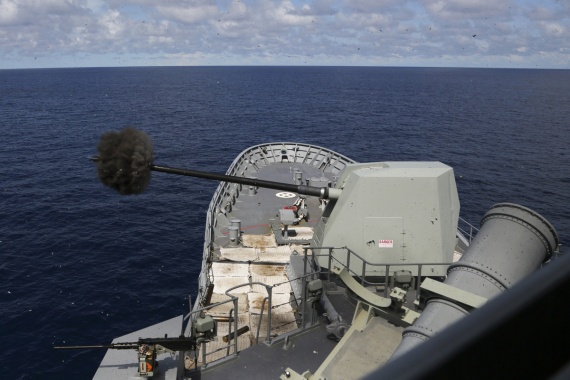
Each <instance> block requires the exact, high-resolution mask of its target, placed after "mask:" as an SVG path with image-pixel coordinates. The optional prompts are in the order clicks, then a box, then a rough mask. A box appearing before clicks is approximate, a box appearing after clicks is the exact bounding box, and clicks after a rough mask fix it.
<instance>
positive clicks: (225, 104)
mask: <svg viewBox="0 0 570 380" xmlns="http://www.w3.org/2000/svg"><path fill="white" fill-rule="evenodd" d="M569 104H570V71H568V70H508V69H454V68H437V69H436V68H370V67H358V68H351V67H178V68H162V67H161V68H85V69H49V70H47V69H46V70H0V132H1V136H2V144H1V145H0V257H1V260H0V341H1V342H2V360H1V362H2V364H3V365H2V371H1V372H0V373H1V375H0V378H2V379H39V378H42V379H61V378H69V379H90V378H91V377H92V376H93V374H94V373H95V371H96V368H97V366H98V364H99V362H100V361H101V359H102V357H103V355H104V351H103V350H101V351H54V350H53V349H52V347H53V346H54V345H75V344H106V343H109V342H110V341H111V340H112V339H113V338H114V337H116V336H120V335H124V334H125V333H128V332H130V331H133V330H137V329H140V328H143V327H146V326H148V325H151V324H154V323H157V322H160V321H163V320H165V319H168V318H171V317H174V316H176V315H179V314H182V313H185V312H187V310H188V308H189V305H188V295H191V296H192V297H194V296H195V295H196V290H197V289H196V286H197V281H196V277H197V275H198V271H199V267H200V259H201V248H202V244H203V236H204V235H203V234H204V219H205V211H206V209H207V206H208V202H209V200H210V197H211V195H212V193H213V192H214V190H215V187H216V183H213V182H208V181H205V180H200V179H192V178H187V177H177V176H172V175H167V174H163V173H154V174H153V179H152V182H151V184H150V186H149V188H148V190H147V191H146V192H145V193H144V194H142V195H138V196H128V197H122V196H119V195H118V194H117V193H115V192H113V191H112V190H110V189H108V188H105V187H103V186H102V185H101V184H100V183H99V181H98V179H97V178H96V171H95V168H94V166H93V165H92V163H90V162H89V161H88V160H87V157H88V156H91V155H93V154H95V153H96V146H97V144H98V141H99V137H100V136H101V134H102V133H103V132H105V131H108V130H118V129H120V128H123V127H125V126H127V125H133V126H135V127H137V128H139V129H142V130H144V131H146V132H147V133H148V134H149V135H150V136H151V138H152V140H153V143H154V146H155V155H156V163H157V164H163V165H168V166H174V167H182V168H192V169H198V170H206V171H214V172H219V173H223V172H225V170H226V169H227V167H228V165H229V164H230V163H231V162H232V161H233V159H234V158H235V156H236V155H237V154H238V153H239V152H241V151H242V150H243V149H245V148H247V147H248V146H250V145H254V144H258V143H262V142H268V141H300V142H309V143H313V144H317V145H321V146H326V147H328V148H331V149H333V150H336V151H338V152H340V153H343V154H345V155H347V156H349V157H351V158H353V159H355V160H357V161H388V160H438V161H442V162H444V163H446V164H448V165H451V166H453V167H454V171H455V175H456V179H457V186H458V190H459V194H460V200H461V214H462V216H463V217H464V218H465V219H467V220H468V221H470V222H472V223H473V224H476V225H478V223H479V220H480V218H481V217H482V216H483V214H484V213H485V212H486V210H487V209H488V208H489V207H490V206H491V205H492V204H494V203H498V202H514V203H519V204H522V205H524V206H527V207H530V208H532V209H534V210H535V211H537V212H539V213H541V214H542V215H543V216H545V217H546V218H547V219H548V220H549V221H550V222H551V223H552V224H553V225H554V226H555V227H556V229H557V230H558V232H559V234H560V236H561V240H562V243H563V244H565V245H568V243H570V238H569V232H570V205H569V202H568V199H569V198H570V169H569V168H568V164H569V162H570V154H569V149H568V147H569V145H570V128H569V123H570V106H569Z"/></svg>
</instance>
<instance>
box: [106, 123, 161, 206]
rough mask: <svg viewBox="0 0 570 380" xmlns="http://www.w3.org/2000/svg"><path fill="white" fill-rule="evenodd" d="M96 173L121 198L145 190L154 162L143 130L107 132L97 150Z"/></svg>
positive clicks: (148, 141) (151, 149) (150, 145)
mask: <svg viewBox="0 0 570 380" xmlns="http://www.w3.org/2000/svg"><path fill="white" fill-rule="evenodd" d="M97 150H98V151H99V160H98V161H97V174H98V175H99V179H101V182H103V183H104V184H105V185H107V186H109V187H111V188H113V189H115V190H117V191H118V192H119V193H121V194H123V195H130V194H140V193H142V192H144V191H145V189H146V188H147V186H148V184H149V182H150V176H151V170H150V166H149V165H150V164H152V162H153V160H154V155H153V148H152V141H151V140H150V137H148V135H147V134H146V133H144V132H142V131H139V130H137V129H135V128H133V127H127V128H125V129H123V130H121V131H119V132H115V131H112V132H106V133H104V134H103V135H102V136H101V141H100V142H99V145H98V147H97Z"/></svg>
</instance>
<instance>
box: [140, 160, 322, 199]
mask: <svg viewBox="0 0 570 380" xmlns="http://www.w3.org/2000/svg"><path fill="white" fill-rule="evenodd" d="M149 167H150V169H151V170H154V171H157V172H163V173H169V174H178V175H185V176H189V177H197V178H205V179H214V180H217V181H224V182H230V183H240V184H242V185H248V186H256V187H263V188H267V189H274V190H282V191H290V192H293V193H299V194H302V195H310V196H315V197H320V198H323V199H329V198H330V197H331V196H330V194H329V188H328V187H315V186H305V185H293V184H289V183H282V182H274V181H265V180H261V179H257V178H246V177H236V176H231V175H225V174H216V173H208V172H202V171H198V170H188V169H177V168H170V167H167V166H159V165H154V164H150V166H149Z"/></svg>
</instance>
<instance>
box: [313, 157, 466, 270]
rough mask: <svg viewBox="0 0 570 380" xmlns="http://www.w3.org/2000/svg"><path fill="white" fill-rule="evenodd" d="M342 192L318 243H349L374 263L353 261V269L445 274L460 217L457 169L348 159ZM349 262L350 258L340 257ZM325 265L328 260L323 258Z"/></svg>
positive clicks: (436, 164) (331, 207)
mask: <svg viewBox="0 0 570 380" xmlns="http://www.w3.org/2000/svg"><path fill="white" fill-rule="evenodd" d="M337 186H338V187H340V188H342V196H340V197H339V198H338V199H337V200H333V201H332V202H330V204H329V206H328V207H327V208H326V209H325V211H324V214H323V217H322V218H321V220H320V221H319V224H318V225H317V227H316V228H315V231H316V233H315V237H314V244H313V245H314V246H323V247H341V246H346V247H347V248H349V249H350V250H352V251H354V252H355V253H356V254H357V255H358V256H360V257H361V258H362V259H363V260H366V261H367V262H368V263H371V264H373V265H366V268H365V273H362V268H363V266H362V265H355V264H357V263H352V265H350V267H351V268H353V269H352V272H353V274H356V275H361V276H362V275H364V276H384V275H386V273H385V266H383V265H382V264H394V263H402V264H407V263H425V264H424V267H423V272H422V273H418V271H419V270H420V269H418V266H400V267H398V266H396V267H395V266H391V267H390V273H388V274H389V275H391V274H392V273H393V272H395V271H397V270H405V271H408V272H410V274H411V275H413V276H417V275H418V274H419V275H424V276H434V277H437V276H444V275H445V271H446V268H447V265H448V264H449V263H451V262H452V259H453V252H454V247H455V245H456V239H455V237H456V232H457V224H458V219H459V197H458V195H457V187H456V185H455V178H454V175H453V169H452V168H451V167H449V166H447V165H445V164H442V163H440V162H380V163H372V164H370V163H366V164H351V165H348V166H347V167H346V168H345V170H344V173H343V175H342V177H341V178H340V179H339V181H338V185H337ZM339 260H341V261H342V263H343V264H344V265H345V266H349V265H347V264H348V263H347V262H346V259H343V258H339ZM320 264H321V266H325V267H326V266H327V264H326V262H324V261H323V262H321V263H320Z"/></svg>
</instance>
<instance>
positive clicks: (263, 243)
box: [199, 234, 303, 364]
mask: <svg viewBox="0 0 570 380" xmlns="http://www.w3.org/2000/svg"><path fill="white" fill-rule="evenodd" d="M242 241H243V244H242V246H240V247H233V248H232V247H224V248H221V249H220V261H219V262H215V263H212V276H213V282H214V293H213V295H212V300H211V304H215V303H218V302H223V301H229V300H231V297H229V296H227V295H226V291H228V290H229V289H231V288H233V287H236V286H239V285H244V286H240V287H238V288H236V289H234V290H231V291H230V292H229V294H232V295H233V296H235V297H238V328H242V327H244V326H248V327H249V331H248V332H246V333H245V334H243V335H241V336H239V337H238V350H239V351H241V350H243V349H245V348H247V347H250V346H251V345H254V344H256V342H257V335H259V342H263V341H265V339H266V338H267V317H268V316H267V310H268V301H267V300H266V301H265V305H264V308H263V317H262V319H261V324H260V323H259V321H260V315H261V313H262V310H261V308H262V305H263V300H264V299H265V298H266V297H267V296H268V292H267V288H266V287H265V286H264V285H260V284H259V283H263V284H265V285H268V286H272V308H271V331H270V336H271V337H274V336H277V335H281V334H284V333H286V332H289V331H291V330H294V329H296V328H297V323H296V319H295V311H294V309H293V307H292V306H291V292H292V290H291V284H290V282H289V278H287V266H288V265H289V259H290V256H291V254H292V253H293V252H294V251H297V252H298V253H299V254H302V252H303V249H302V247H301V246H295V245H292V246H277V244H276V243H275V238H274V237H273V235H272V234H269V235H248V234H244V235H243V236H242ZM232 309H233V303H232V302H228V303H224V304H221V305H219V306H216V307H214V308H211V309H208V311H207V314H210V315H212V316H214V317H229V316H230V310H232ZM233 317H235V311H234V312H233ZM231 330H232V331H233V330H234V325H233V323H232V326H231ZM228 331H229V323H228V322H218V339H217V340H216V341H213V342H209V343H207V346H206V350H207V352H208V353H209V354H208V355H207V357H206V362H207V363H210V362H212V361H214V360H217V359H219V358H222V357H224V356H226V355H227V353H228V351H227V349H223V350H220V351H217V352H215V353H212V352H213V351H216V350H218V349H220V348H224V347H227V346H228V343H226V342H224V341H223V339H222V337H223V336H225V335H227V334H228ZM232 343H233V342H232ZM233 350H234V347H233V344H231V347H230V351H229V352H230V353H233ZM201 356H202V355H200V358H199V364H201V360H202V358H201Z"/></svg>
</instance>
